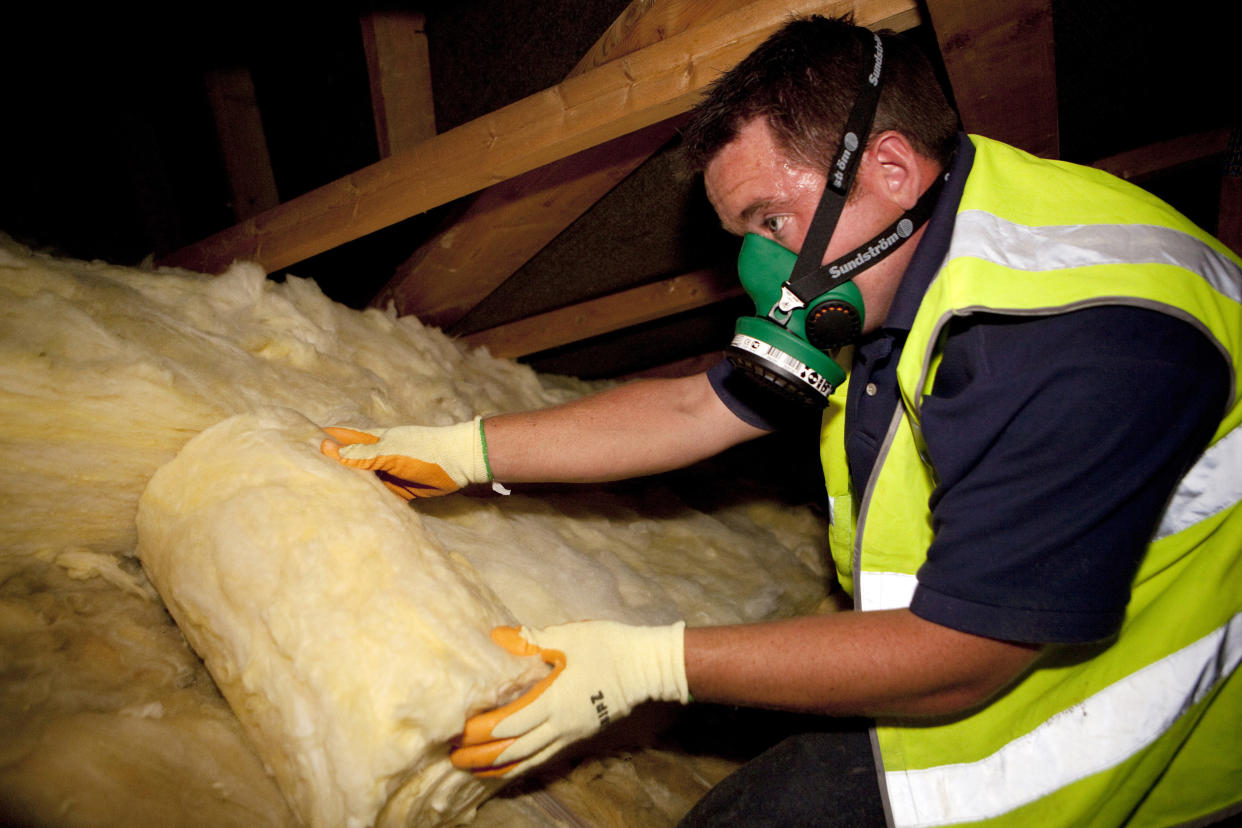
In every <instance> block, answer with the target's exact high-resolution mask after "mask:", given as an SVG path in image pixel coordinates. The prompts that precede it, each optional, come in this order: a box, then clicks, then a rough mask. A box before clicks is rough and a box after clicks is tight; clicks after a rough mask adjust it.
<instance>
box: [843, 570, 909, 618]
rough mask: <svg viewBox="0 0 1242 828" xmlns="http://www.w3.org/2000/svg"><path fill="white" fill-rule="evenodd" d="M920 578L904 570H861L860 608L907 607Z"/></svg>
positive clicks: (864, 609) (865, 610) (859, 579)
mask: <svg viewBox="0 0 1242 828" xmlns="http://www.w3.org/2000/svg"><path fill="white" fill-rule="evenodd" d="M918 585H919V579H918V578H917V577H915V576H914V575H907V574H906V573H904V572H861V573H859V578H858V596H859V604H858V608H859V609H861V610H863V611H864V612H869V611H871V610H890V609H905V608H906V607H908V606H910V601H911V600H913V599H914V588H915V587H917V586H918Z"/></svg>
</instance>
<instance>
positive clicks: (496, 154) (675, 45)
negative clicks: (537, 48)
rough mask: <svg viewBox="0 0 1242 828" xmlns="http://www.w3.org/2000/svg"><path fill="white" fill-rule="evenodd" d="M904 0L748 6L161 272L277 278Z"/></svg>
mask: <svg viewBox="0 0 1242 828" xmlns="http://www.w3.org/2000/svg"><path fill="white" fill-rule="evenodd" d="M913 9H914V0H752V2H749V3H747V4H746V5H744V6H742V7H740V8H738V9H736V10H734V11H731V12H728V13H726V14H723V15H721V16H719V17H717V18H715V19H712V20H709V21H707V22H704V23H702V24H700V25H697V26H694V27H692V28H689V29H687V30H686V31H684V32H681V33H679V34H676V35H673V36H672V37H669V38H667V39H664V40H661V41H659V42H657V43H654V44H652V45H650V46H647V47H645V48H642V49H640V50H638V51H637V52H634V53H632V54H630V55H627V56H625V57H623V58H620V59H618V60H613V61H610V62H607V63H605V64H603V65H601V66H598V67H595V68H593V69H590V70H588V71H585V72H583V73H582V74H580V75H578V76H576V77H573V78H569V79H567V80H566V81H564V82H562V83H561V84H558V85H557V86H555V87H552V88H550V89H547V90H544V91H543V92H539V93H536V94H535V95H531V96H529V97H527V98H524V99H522V100H520V101H517V102H515V103H513V104H510V105H509V106H506V107H503V108H501V109H499V110H497V111H495V112H492V113H490V114H488V115H485V116H483V117H481V118H478V119H476V120H474V121H471V122H469V123H467V124H463V125H462V126H460V127H457V128H455V129H452V130H449V131H448V132H444V133H441V134H439V135H436V136H434V137H432V138H429V139H427V140H426V141H423V142H422V143H421V144H419V145H417V146H415V147H411V148H409V149H407V150H404V151H401V152H397V153H394V154H393V155H392V156H390V157H388V158H385V159H381V160H380V161H378V162H376V163H375V164H372V165H370V166H368V167H365V168H363V169H361V170H358V171H357V172H355V173H353V174H351V175H349V176H346V177H344V178H342V179H338V180H337V181H333V182H331V183H329V184H326V185H324V186H322V187H319V188H317V189H315V190H312V191H310V192H308V193H305V194H303V195H302V196H299V197H298V198H295V199H292V200H290V201H288V202H285V203H283V204H280V205H278V206H276V207H274V208H271V209H269V210H266V211H264V212H262V213H260V214H259V215H257V216H254V217H252V218H250V219H248V220H246V221H244V222H242V223H240V224H237V225H235V226H233V227H231V228H228V229H226V230H223V231H221V232H219V233H216V234H215V235H213V236H210V237H208V238H207V239H204V240H202V241H200V242H198V243H196V244H193V245H190V246H188V247H185V248H182V249H181V250H178V251H175V252H173V253H171V254H169V255H168V256H166V257H164V258H163V259H162V260H161V262H160V263H161V264H167V265H174V266H181V267H187V268H190V269H195V270H200V271H203V272H219V271H221V270H223V269H224V268H226V267H228V265H229V264H231V263H232V262H233V261H236V260H250V261H255V262H258V263H259V264H260V265H261V266H263V267H264V268H265V269H267V270H268V271H273V270H280V269H282V268H285V267H288V266H290V265H292V264H296V263H297V262H299V261H302V260H304V259H306V258H309V257H311V256H314V255H316V254H318V253H322V252H324V251H326V250H329V249H332V248H333V247H336V246H338V245H340V244H344V243H345V242H348V241H352V240H354V239H357V238H360V237H361V236H364V235H366V234H368V233H371V232H374V231H376V230H379V229H381V228H383V227H387V226H389V225H391V224H394V223H396V222H398V221H402V220H404V219H406V218H409V217H411V216H414V215H417V214H419V213H423V212H426V211H427V210H430V209H432V208H434V207H436V206H439V205H441V204H445V203H447V202H449V201H452V200H454V199H457V198H460V197H462V196H464V195H469V194H470V193H473V192H476V191H478V190H481V189H485V188H487V187H490V186H492V185H494V184H497V183H499V182H501V181H505V180H507V179H509V178H513V177H515V176H517V175H520V174H522V173H524V172H527V171H529V170H532V169H535V168H537V167H540V166H543V165H545V164H549V163H552V162H554V161H557V160H559V159H562V158H566V157H568V156H570V155H573V154H574V153H577V152H581V151H582V150H585V149H589V148H591V147H595V146H598V145H600V144H603V143H605V142H607V141H610V140H612V139H614V138H618V137H621V136H624V135H628V134H630V133H633V132H635V131H638V130H641V129H644V128H646V127H649V126H651V125H653V124H658V123H660V122H661V121H664V120H667V119H669V118H671V117H674V116H676V115H678V114H679V113H681V112H684V111H685V110H687V109H688V108H689V107H690V106H692V105H693V103H694V101H695V100H696V99H697V96H698V94H699V91H700V90H701V89H702V87H703V86H704V85H706V84H707V83H708V82H709V81H710V80H711V79H713V78H714V77H716V75H717V74H718V73H719V72H721V71H723V70H724V69H727V68H728V67H729V66H732V65H733V64H734V63H736V62H737V61H738V60H740V59H741V58H742V57H744V56H745V55H746V54H748V53H749V52H750V51H751V50H752V49H753V48H754V47H755V46H756V45H757V44H758V43H759V42H760V41H762V39H763V38H764V37H766V36H767V35H768V34H770V33H771V32H772V31H774V30H775V29H776V28H778V27H779V26H780V25H781V24H782V23H783V22H784V21H785V20H786V19H787V18H788V17H789V16H790V15H800V14H812V13H820V14H830V15H838V14H844V13H847V12H853V13H854V14H855V16H856V18H857V19H858V20H859V22H862V23H867V22H868V21H875V20H880V19H886V18H899V17H901V16H902V15H908V14H910V13H911V12H912V11H913Z"/></svg>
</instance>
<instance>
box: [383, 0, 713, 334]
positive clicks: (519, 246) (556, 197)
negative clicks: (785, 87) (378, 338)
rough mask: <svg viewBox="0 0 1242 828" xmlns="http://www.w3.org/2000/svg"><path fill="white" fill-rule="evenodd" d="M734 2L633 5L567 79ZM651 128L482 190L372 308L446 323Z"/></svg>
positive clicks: (646, 0)
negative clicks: (389, 305)
mask: <svg viewBox="0 0 1242 828" xmlns="http://www.w3.org/2000/svg"><path fill="white" fill-rule="evenodd" d="M734 5H736V4H735V3H734V2H731V0H700V2H692V3H686V2H681V0H634V2H632V3H631V4H630V5H629V6H628V7H627V8H626V10H625V11H624V12H623V13H622V14H621V15H620V16H619V17H618V18H617V20H616V21H615V22H614V23H613V25H612V26H610V27H609V29H608V31H607V32H605V33H604V35H603V36H602V37H601V38H600V39H599V40H598V41H597V42H596V43H595V45H594V46H593V47H592V48H591V49H590V51H588V53H587V54H586V56H585V57H583V59H582V60H581V61H580V62H579V63H578V65H577V66H575V67H574V69H573V71H572V72H570V73H569V77H571V78H572V77H575V76H577V75H581V74H583V73H584V72H587V71H590V70H591V69H593V68H595V67H597V66H601V65H603V64H604V63H607V62H608V61H610V60H615V59H617V58H620V57H624V56H625V55H628V54H631V53H633V52H635V51H637V50H638V49H641V48H643V47H645V46H650V45H651V44H653V43H658V42H659V41H661V40H663V39H665V38H666V37H668V36H670V35H674V34H678V33H680V32H683V31H685V30H686V29H688V28H690V27H691V26H693V25H695V24H697V23H700V22H703V21H704V20H710V19H712V18H713V17H718V16H719V15H720V14H723V13H724V12H726V11H728V10H729V9H730V8H732V7H733V6H734ZM674 130H675V123H674V122H673V121H666V122H662V123H659V124H656V125H654V126H651V127H647V128H646V129H643V130H639V131H638V132H634V133H631V134H629V135H625V136H622V137H621V138H618V139H616V140H614V141H611V142H609V143H608V144H604V145H601V146H599V147H593V148H591V149H589V150H585V151H584V152H581V153H578V154H577V155H574V156H571V157H570V158H566V159H562V160H561V161H557V162H554V163H552V164H548V165H547V166H544V167H539V168H538V169H535V170H531V171H530V172H528V173H525V174H524V175H521V176H518V177H517V178H512V179H509V180H508V181H505V182H502V183H500V184H497V185H496V186H494V187H491V188H489V189H487V190H485V191H483V192H482V193H479V194H478V195H477V196H476V197H475V199H474V200H473V201H472V203H471V204H470V205H469V207H468V208H467V209H466V210H465V211H464V212H463V213H461V214H460V215H458V216H456V217H454V218H453V219H452V220H450V221H448V222H446V223H445V225H444V226H442V227H440V228H439V229H438V230H437V231H436V232H435V233H434V234H433V235H432V236H431V238H429V239H427V240H426V241H425V242H423V244H421V245H420V246H419V247H418V249H417V250H415V252H414V253H413V255H411V256H410V257H409V258H408V259H407V260H406V261H405V262H403V263H402V264H401V265H400V266H398V267H397V269H396V271H395V272H394V274H393V278H392V279H391V280H389V282H388V284H386V285H385V286H384V287H383V289H381V290H380V291H379V293H378V294H376V296H375V298H374V299H373V300H372V302H371V304H372V305H375V306H376V307H386V306H387V305H388V304H390V303H391V304H392V305H393V306H394V307H395V308H396V310H397V313H399V314H401V315H405V314H414V315H416V316H418V317H419V318H420V319H421V320H423V321H424V322H426V323H427V324H430V325H438V326H442V327H447V326H449V325H451V324H452V323H454V322H456V321H457V320H458V319H460V318H461V317H462V316H464V315H465V313H466V312H467V311H468V310H469V309H470V308H472V307H473V306H474V305H475V304H477V303H478V302H479V301H480V300H482V299H483V298H484V297H486V296H487V295H488V294H489V293H491V292H492V291H493V290H494V289H495V288H496V287H497V286H498V285H500V284H501V283H502V282H503V281H504V280H505V279H507V278H508V277H509V276H510V275H511V274H512V273H514V272H515V271H517V270H518V268H520V267H521V266H522V265H523V264H525V263H526V262H527V261H529V260H530V258H531V257H532V256H534V255H535V254H536V253H537V252H539V251H540V250H541V249H543V247H544V246H545V245H546V244H548V243H549V242H550V241H552V240H553V239H554V238H556V237H557V236H558V235H559V234H560V233H561V232H562V231H564V229H565V228H566V227H568V226H569V225H570V224H572V223H573V222H574V221H575V220H576V219H577V218H578V217H579V216H581V215H582V214H583V213H584V212H586V210H587V209H588V208H590V207H591V205H593V204H595V203H596V202H597V201H598V200H599V199H600V198H602V197H603V196H604V195H605V194H606V193H607V192H608V191H609V190H611V189H612V188H613V187H614V186H616V184H617V183H618V182H620V181H621V180H622V179H623V178H625V176H627V175H629V174H630V173H631V172H633V171H634V170H635V169H637V168H638V166H639V165H640V164H642V163H643V162H644V161H645V160H647V159H648V158H649V157H650V156H651V154H652V153H654V152H655V151H656V150H657V149H659V147H660V146H661V145H663V144H664V143H665V142H666V141H667V140H668V139H669V138H671V137H672V135H673V133H674Z"/></svg>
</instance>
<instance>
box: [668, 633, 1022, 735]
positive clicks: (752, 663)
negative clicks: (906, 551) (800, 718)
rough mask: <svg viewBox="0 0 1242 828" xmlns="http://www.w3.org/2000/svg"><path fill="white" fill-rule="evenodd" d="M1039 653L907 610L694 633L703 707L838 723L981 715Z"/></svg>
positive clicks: (692, 674)
mask: <svg viewBox="0 0 1242 828" xmlns="http://www.w3.org/2000/svg"><path fill="white" fill-rule="evenodd" d="M1039 653H1040V648H1039V647H1038V646H1036V645H1027V644H1016V643H1013V642H1007V641H998V640H995V639H991V638H984V637H981V636H976V635H971V634H969V633H963V632H959V631H957V630H953V629H950V628H948V627H944V626H941V625H939V624H934V623H932V622H930V621H925V620H923V619H922V618H919V617H918V616H917V615H915V614H914V613H912V612H910V611H909V610H905V609H899V610H885V611H877V612H842V613H834V614H831V615H823V616H811V617H804V618H794V619H789V620H786V621H774V622H769V623H763V624H748V625H744V626H728V627H700V628H688V629H687V630H686V638H685V663H686V679H687V683H688V685H689V688H690V693H691V694H692V695H693V696H694V698H695V699H696V700H697V701H710V702H718V703H722V704H736V705H746V706H757V707H772V708H781V709H788V710H802V711H810V712H818V713H825V714H829V715H835V716H932V715H942V714H951V713H957V712H961V711H965V710H969V709H971V708H973V707H977V706H978V705H980V704H982V703H983V702H985V701H987V700H988V699H989V698H991V697H992V696H993V695H995V694H996V693H997V692H998V691H999V690H1001V689H1002V688H1003V687H1005V686H1006V685H1008V684H1009V683H1010V682H1012V681H1013V680H1014V679H1016V678H1017V677H1018V676H1020V675H1022V673H1024V672H1025V671H1026V670H1027V669H1028V668H1029V667H1030V666H1031V664H1032V663H1034V661H1035V659H1036V658H1037V657H1038V656H1039Z"/></svg>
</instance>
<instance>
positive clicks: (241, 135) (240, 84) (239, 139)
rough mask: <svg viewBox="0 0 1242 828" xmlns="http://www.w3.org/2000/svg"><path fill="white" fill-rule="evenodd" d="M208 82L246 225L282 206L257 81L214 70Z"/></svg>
mask: <svg viewBox="0 0 1242 828" xmlns="http://www.w3.org/2000/svg"><path fill="white" fill-rule="evenodd" d="M204 81H205V82H206V85H207V97H208V99H209V100H210V102H211V111H212V115H213V117H214V118H215V121H216V136H217V140H218V141H219V142H220V153H221V155H223V156H224V168H225V173H226V174H227V176H228V179H229V190H230V192H231V193H232V196H233V213H234V215H235V216H236V217H237V220H238V221H245V220H246V219H248V218H251V217H252V216H256V215H258V214H259V213H262V212H263V211H264V210H269V209H271V208H272V207H275V206H276V205H277V204H279V203H280V197H279V195H278V194H277V191H276V177H275V175H273V173H272V160H271V157H270V156H269V155H268V151H267V138H266V136H265V135H264V134H263V119H262V117H261V116H260V114H259V104H258V101H257V100H256V98H255V92H254V81H253V80H252V79H251V77H250V70H248V69H245V68H235V69H219V70H212V71H209V72H207V73H206V74H205V76H204Z"/></svg>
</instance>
